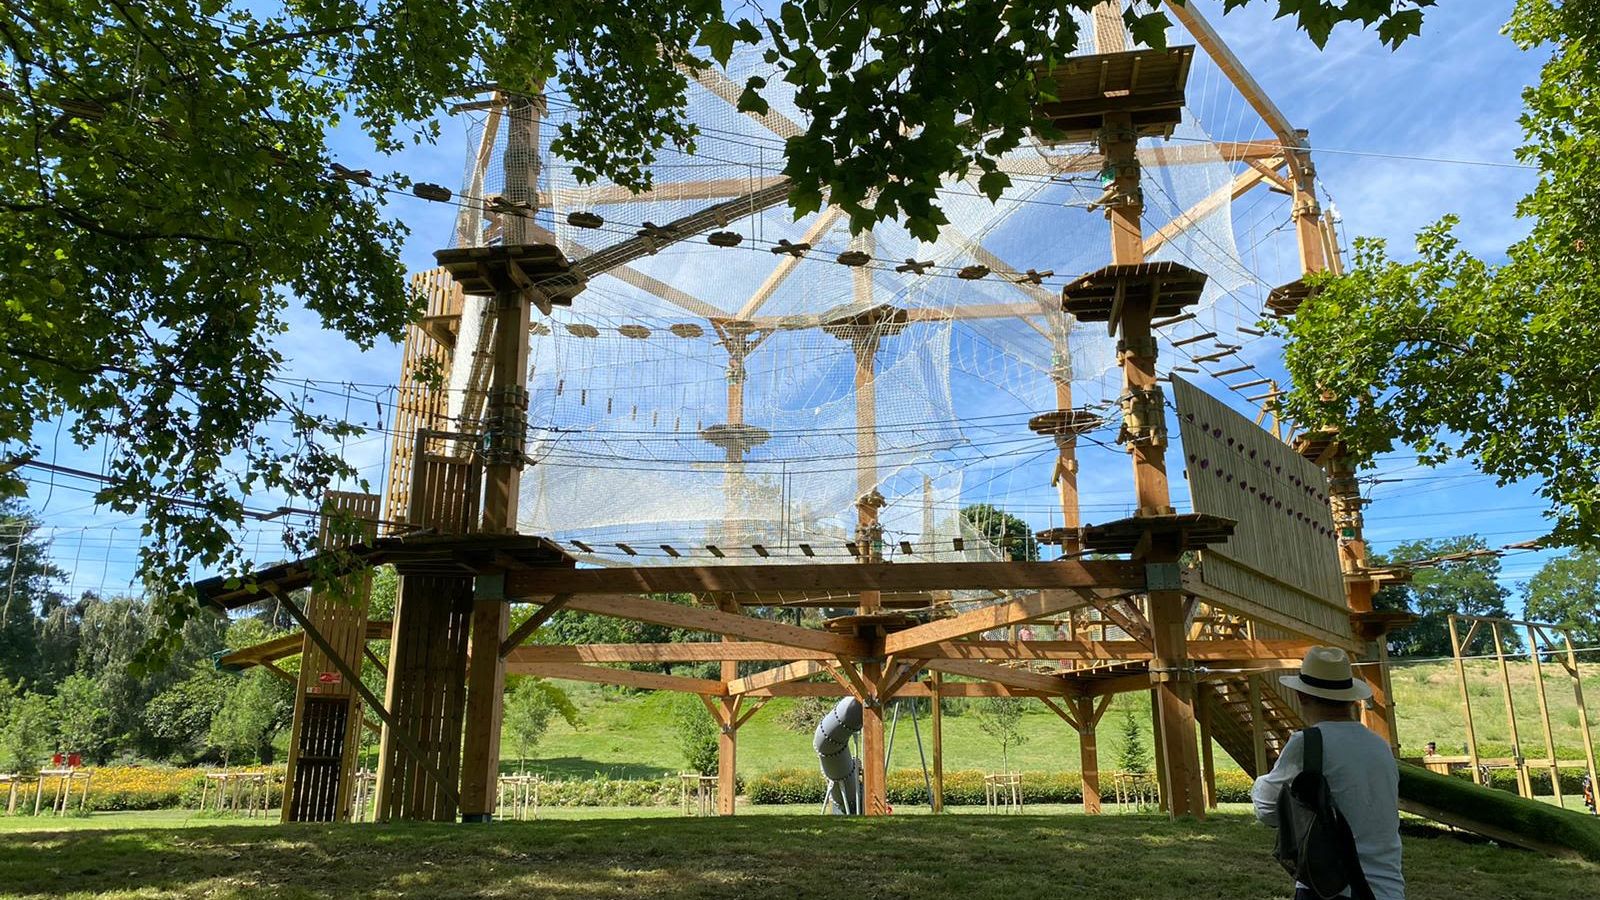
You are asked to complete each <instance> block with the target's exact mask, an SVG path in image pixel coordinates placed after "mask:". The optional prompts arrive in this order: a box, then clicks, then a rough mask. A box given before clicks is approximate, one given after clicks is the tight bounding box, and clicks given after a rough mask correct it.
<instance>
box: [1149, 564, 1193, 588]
mask: <svg viewBox="0 0 1600 900" xmlns="http://www.w3.org/2000/svg"><path fill="white" fill-rule="evenodd" d="M1144 586H1145V590H1147V591H1177V590H1182V589H1183V570H1182V568H1181V567H1180V566H1179V565H1178V564H1177V563H1175V562H1159V563H1145V566H1144Z"/></svg>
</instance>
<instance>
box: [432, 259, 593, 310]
mask: <svg viewBox="0 0 1600 900" xmlns="http://www.w3.org/2000/svg"><path fill="white" fill-rule="evenodd" d="M433 257H434V259H435V260H437V261H438V263H439V266H440V268H442V269H444V270H445V271H447V272H449V273H450V277H451V278H453V279H455V282H456V284H458V285H460V286H461V290H462V291H463V292H465V293H468V294H476V295H479V296H493V295H494V294H497V293H499V292H500V291H525V292H527V293H528V295H529V300H530V301H531V302H532V303H533V305H535V306H537V307H538V308H539V311H540V312H543V313H544V314H545V315H549V314H550V308H551V307H552V306H571V305H572V298H574V297H576V296H577V295H578V294H579V293H580V292H582V291H583V288H584V285H585V284H587V279H586V278H585V276H584V274H583V272H582V270H580V269H578V268H576V267H574V266H573V265H572V263H571V262H570V261H569V260H568V259H567V257H566V254H564V253H562V252H561V248H559V247H557V246H555V245H554V244H516V245H512V246H498V247H455V248H452V249H450V250H439V251H437V252H435V253H434V254H433Z"/></svg>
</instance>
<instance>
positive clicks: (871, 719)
mask: <svg viewBox="0 0 1600 900" xmlns="http://www.w3.org/2000/svg"><path fill="white" fill-rule="evenodd" d="M861 677H862V680H863V681H865V682H866V683H867V686H868V688H869V689H870V690H871V693H870V694H868V695H867V697H866V698H865V699H863V700H862V702H861V780H862V786H863V788H864V789H865V790H864V793H865V795H866V809H865V813H866V814H867V815H869V816H883V815H888V813H889V792H888V784H887V782H888V771H887V769H888V767H887V760H885V759H884V749H885V740H884V728H883V707H884V704H885V702H887V698H885V697H884V696H883V694H882V686H883V683H884V671H883V665H882V664H881V663H863V664H862V666H861Z"/></svg>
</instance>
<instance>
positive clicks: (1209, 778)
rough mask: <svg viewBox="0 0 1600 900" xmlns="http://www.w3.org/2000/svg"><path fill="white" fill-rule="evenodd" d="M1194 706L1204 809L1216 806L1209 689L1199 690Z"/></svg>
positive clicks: (1215, 768) (1214, 760) (1215, 769)
mask: <svg viewBox="0 0 1600 900" xmlns="http://www.w3.org/2000/svg"><path fill="white" fill-rule="evenodd" d="M1194 699H1195V706H1196V708H1197V711H1198V714H1199V718H1200V774H1201V779H1200V789H1201V792H1202V793H1203V794H1204V795H1205V803H1206V809H1216V808H1217V764H1216V759H1215V758H1214V757H1213V756H1212V752H1213V751H1212V747H1211V701H1212V695H1211V692H1210V689H1209V688H1208V689H1204V690H1201V691H1200V692H1199V693H1198V694H1197V695H1196V696H1195V698H1194Z"/></svg>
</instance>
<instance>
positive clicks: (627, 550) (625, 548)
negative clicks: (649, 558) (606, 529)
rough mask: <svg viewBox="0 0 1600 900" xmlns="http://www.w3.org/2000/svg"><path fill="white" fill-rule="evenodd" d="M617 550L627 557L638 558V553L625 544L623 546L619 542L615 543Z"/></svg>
mask: <svg viewBox="0 0 1600 900" xmlns="http://www.w3.org/2000/svg"><path fill="white" fill-rule="evenodd" d="M617 549H618V550H621V551H622V552H623V553H626V554H628V555H629V556H638V555H639V551H637V550H635V549H633V548H632V547H629V546H628V545H627V544H624V543H622V542H621V541H618V542H617Z"/></svg>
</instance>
